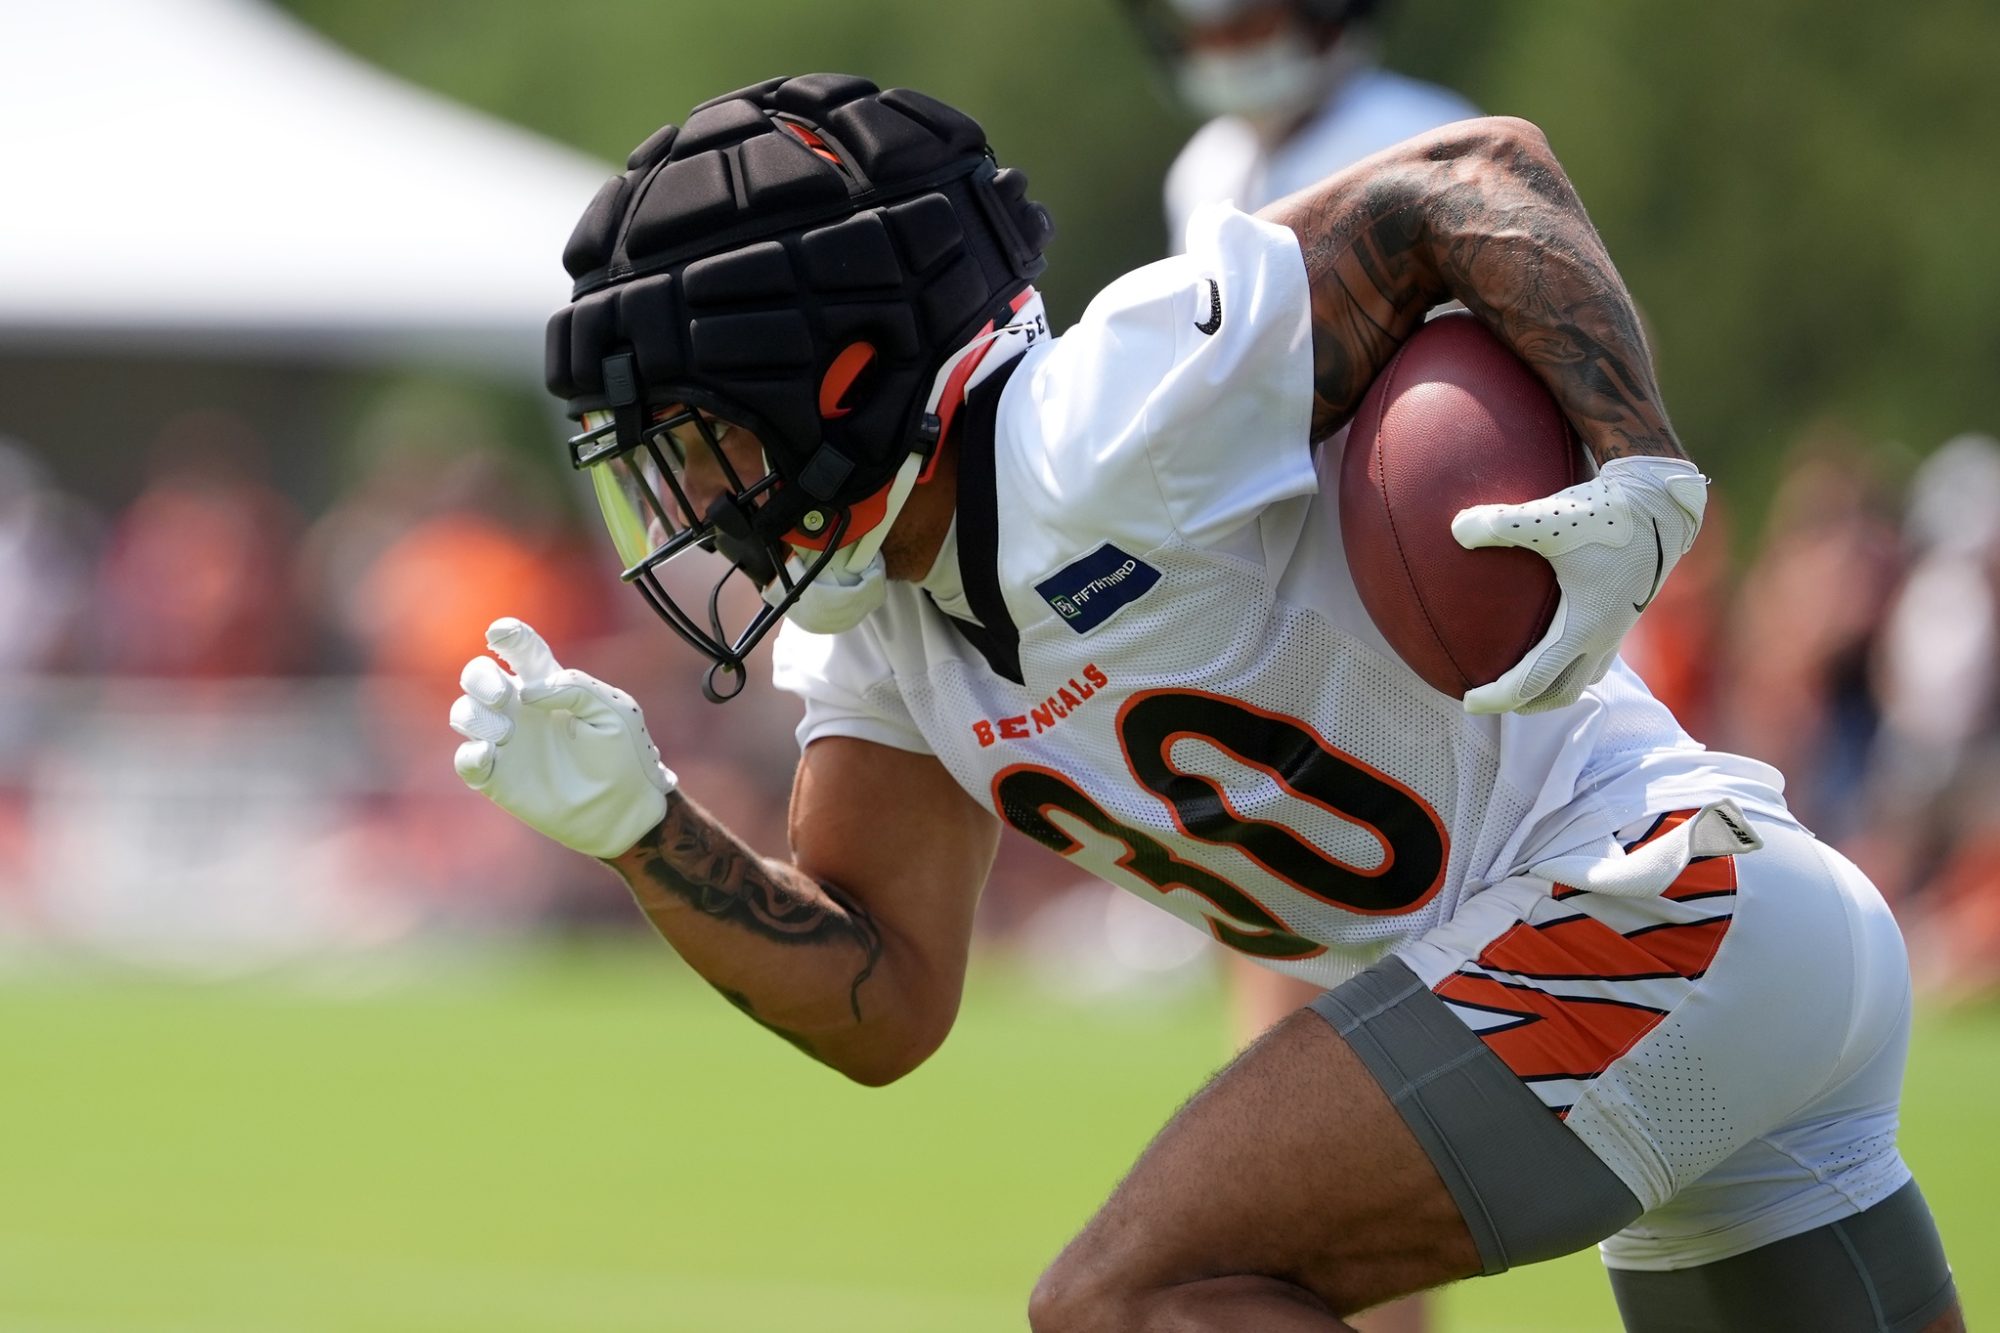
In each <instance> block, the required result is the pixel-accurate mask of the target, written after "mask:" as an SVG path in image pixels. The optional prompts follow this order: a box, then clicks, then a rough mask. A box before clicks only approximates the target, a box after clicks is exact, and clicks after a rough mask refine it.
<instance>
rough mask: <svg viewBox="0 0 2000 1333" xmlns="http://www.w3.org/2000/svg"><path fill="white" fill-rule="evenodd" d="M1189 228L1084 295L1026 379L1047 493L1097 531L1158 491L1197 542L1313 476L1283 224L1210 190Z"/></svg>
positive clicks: (1308, 386)
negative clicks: (1179, 247)
mask: <svg viewBox="0 0 2000 1333" xmlns="http://www.w3.org/2000/svg"><path fill="white" fill-rule="evenodd" d="M1187 239H1188V248H1187V251H1186V253H1184V254H1180V255H1176V256H1175V257H1173V258H1172V259H1165V260H1161V261H1159V262H1158V263H1154V264H1149V265H1147V266H1146V267H1144V268H1142V269H1138V270H1136V271H1134V272H1132V273H1128V274H1126V275H1125V276H1124V277H1123V278H1120V279H1119V280H1118V281H1117V282H1115V283H1113V284H1112V285H1111V286H1109V287H1107V288H1106V289H1105V290H1104V291H1103V293H1101V294H1100V295H1099V296H1098V298H1097V299H1096V300H1095V301H1093V302H1091V304H1090V307H1089V309H1087V310H1086V311H1085V312H1084V316H1083V318H1082V320H1081V321H1079V322H1078V323H1077V325H1076V326H1075V327H1073V328H1071V329H1068V330H1066V331H1065V332H1064V333H1063V335H1062V337H1061V338H1059V339H1057V340H1056V343H1055V345H1054V346H1053V347H1052V348H1050V349H1048V351H1047V353H1046V355H1045V356H1043V357H1041V358H1039V359H1038V360H1037V361H1036V362H1035V363H1034V364H1033V365H1032V366H1031V367H1030V369H1029V370H1028V372H1027V374H1028V380H1029V384H1028V392H1029V393H1030V394H1031V396H1032V398H1033V400H1034V408H1033V412H1034V416H1035V419H1036V429H1035V430H1034V432H1033V438H1034V441H1035V444H1034V447H1036V448H1038V449H1040V450H1042V451H1043V456H1042V458H1040V459H1039V460H1038V466H1037V468H1036V471H1037V472H1038V473H1039V474H1040V475H1039V477H1038V478H1037V481H1038V484H1039V485H1040V486H1044V487H1046V488H1047V492H1048V494H1049V497H1050V499H1052V500H1054V499H1057V498H1058V497H1060V498H1061V500H1062V501H1063V502H1064V508H1065V509H1066V511H1067V512H1068V513H1069V514H1071V515H1074V516H1076V517H1081V518H1086V519H1089V520H1091V521H1093V522H1095V523H1096V524H1098V525H1099V526H1100V527H1102V528H1103V529H1105V530H1106V531H1107V533H1108V532H1110V531H1112V530H1116V529H1119V528H1120V527H1121V525H1122V524H1124V523H1129V522H1132V521H1134V520H1135V518H1136V515H1137V509H1135V506H1138V507H1141V508H1145V509H1148V510H1150V509H1151V508H1152V505H1151V503H1149V502H1152V501H1154V499H1155V497H1157V503H1158V505H1159V507H1160V509H1161V510H1162V511H1163V512H1164V517H1165V519H1166V521H1167V522H1168V523H1170V524H1171V525H1172V528H1173V529H1174V530H1175V531H1176V532H1178V533H1179V534H1180V535H1181V536H1182V537H1184V538H1186V539H1187V540H1189V541H1191V542H1194V543H1196V544H1198V545H1206V544H1209V543H1211V542H1213V541H1215V540H1216V539H1218V538H1220V537H1222V536H1225V535H1227V534H1228V533H1229V532H1230V531H1232V530H1233V529H1235V528H1236V527H1238V526H1240V525H1242V524H1243V523H1245V522H1246V521H1249V520H1251V519H1253V518H1255V517H1256V516H1257V514H1258V513H1259V512H1260V511H1261V510H1263V509H1264V508H1265V507H1266V506H1268V505H1270V504H1273V503H1275V502H1277V501H1279V500H1284V499H1289V498H1291V497H1293V496H1298V495H1307V494H1311V493H1312V492H1313V491H1314V490H1315V489H1317V485H1318V478H1317V474H1316V472H1315V469H1314V466H1313V456H1312V447H1311V433H1312V432H1311V423H1312V403H1313V387H1312V331H1311V303H1310V300H1309V297H1308V291H1307V283H1306V271H1305V260H1304V258H1303V256H1302V255H1301V254H1300V252H1299V244H1298V240H1297V238H1296V237H1295V236H1294V235H1293V234H1292V232H1291V231H1290V229H1288V228H1285V227H1281V226H1278V225H1277V224H1275V223H1271V222H1266V221H1263V220H1262V219H1259V218H1255V217H1251V216H1250V215H1248V214H1245V213H1241V212H1238V211H1237V210H1235V209H1233V208H1230V207H1228V206H1226V205H1217V206H1215V207H1213V208H1208V209H1204V210H1202V211H1201V212H1200V213H1199V214H1197V215H1196V217H1195V219H1194V221H1193V222H1192V223H1191V224H1190V225H1189V228H1188V238H1187Z"/></svg>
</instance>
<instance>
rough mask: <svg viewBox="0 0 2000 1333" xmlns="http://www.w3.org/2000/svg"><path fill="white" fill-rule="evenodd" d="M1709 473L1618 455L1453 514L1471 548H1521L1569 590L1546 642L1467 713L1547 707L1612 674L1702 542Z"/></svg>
mask: <svg viewBox="0 0 2000 1333" xmlns="http://www.w3.org/2000/svg"><path fill="white" fill-rule="evenodd" d="M1707 501H1708V478H1706V477H1704V476H1702V475H1701V473H1700V472H1698V471H1696V470H1695V467H1694V464H1692V463H1688V462H1685V461H1683V460H1681V459H1678V458H1614V459H1612V460H1611V461H1610V462H1609V463H1606V464H1605V465H1604V467H1603V469H1602V470H1601V471H1600V472H1599V473H1598V474H1597V475H1596V476H1595V477H1593V478H1591V479H1590V480H1589V481H1586V482H1584V483H1582V484H1581V485H1578V486H1571V487H1569V488H1568V489H1567V490H1561V491H1557V492H1556V493H1555V494H1554V495H1551V496H1548V497H1547V498H1546V499H1541V500H1531V501H1529V502H1528V503H1527V504H1519V505H1474V506H1473V507H1472V508H1470V509H1461V510H1459V511H1458V516H1457V517H1456V518H1454V519H1452V521H1451V535H1452V536H1453V537H1455V538H1457V539H1458V544H1459V545H1460V546H1464V547H1467V548H1477V547H1481V546H1519V547H1523V548H1525V549H1527V550H1530V551H1534V552H1537V553H1538V554H1540V555H1542V556H1544V557H1545V558H1546V559H1547V560H1548V562H1549V563H1550V564H1551V565H1553V566H1554V567H1555V571H1556V584H1557V586H1558V587H1559V588H1560V589H1561V590H1562V597H1561V600H1560V601H1558V602H1557V603H1556V615H1555V620H1554V622H1553V623H1552V624H1550V626H1549V632H1548V633H1547V634H1545V635H1543V636H1542V641H1541V642H1540V643H1538V644H1536V645H1535V646H1534V647H1533V648H1530V649H1529V650H1528V654H1527V656H1525V657H1523V658H1522V659H1521V660H1520V661H1519V662H1517V663H1515V664H1514V666H1513V667H1511V668H1510V669H1509V670H1508V671H1507V674H1506V675H1504V676H1502V677H1500V679H1498V680H1496V681H1494V682H1493V683H1492V684H1490V685H1481V686H1478V687H1477V688H1475V689H1472V690H1469V691H1467V692H1466V695H1465V711H1466V712H1468V713H1513V712H1518V713H1540V712H1544V711H1546V710H1548V709H1551V708H1561V707H1563V706H1565V705H1567V704H1573V703H1575V702H1576V701H1577V699H1578V698H1579V697H1581V696H1582V694H1583V692H1584V690H1586V689H1587V688H1589V687H1590V686H1592V685H1594V684H1596V683H1597V682H1598V681H1600V680H1602V679H1604V673H1605V672H1606V671H1609V670H1610V669H1611V659H1612V658H1614V657H1616V656H1617V655H1618V645H1619V643H1620V642H1622V641H1623V640H1624V638H1625V634H1626V631H1628V630H1630V629H1631V628H1632V626H1633V625H1634V624H1635V623H1636V622H1637V621H1638V619H1639V613H1640V612H1641V611H1643V610H1645V609H1646V608H1647V607H1648V606H1650V605H1651V604H1652V601H1653V597H1654V595H1655V594H1656V593H1658V592H1659V590H1660V585H1661V584H1662V583H1664V582H1665V581H1666V578H1667V574H1668V572H1669V571H1670V570H1672V569H1673V567H1674V562H1675V561H1677V560H1679V559H1680V558H1681V557H1682V556H1683V555H1685V554H1687V550H1688V548H1689V547H1690V546H1692V545H1694V537H1695V533H1696V532H1697V531H1699V530H1700V528H1701V511H1702V508H1703V506H1704V505H1705V504H1706V503H1707Z"/></svg>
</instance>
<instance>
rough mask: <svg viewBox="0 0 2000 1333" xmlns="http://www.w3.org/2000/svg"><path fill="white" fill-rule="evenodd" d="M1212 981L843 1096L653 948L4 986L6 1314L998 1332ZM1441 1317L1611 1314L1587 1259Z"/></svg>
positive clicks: (1478, 1296)
mask: <svg viewBox="0 0 2000 1333" xmlns="http://www.w3.org/2000/svg"><path fill="white" fill-rule="evenodd" d="M1222 1047H1223V1035H1222V1025H1221V1022H1220V1019H1219V1014H1218V1006H1217V1005H1216V1003H1215V1001H1214V997H1213V996H1211V995H1208V994H1196V995H1189V996H1184V997H1181V998H1178V999H1175V1000H1172V1001H1169V1002H1165V1003H1160V1002H1146V1003H1138V1002H1130V1003H1123V1004H1119V1005H1116V1006H1113V1007H1110V1008H1103V1007H1099V1008H1079V1007H1076V1006H1073V1005H1070V1004H1067V1003H1063V1002H1059V1001H1056V1000H1053V999H1050V998H1047V997H1045V996H1042V995H1039V994H1038V993H1036V992H1035V991H1034V990H1033V989H1031V988H1030V987H1028V986H1026V985H1024V984H1022V983H1021V982H1020V981H1019V980H1018V979H1016V978H1014V977H1013V976H1011V975H1010V974H1008V973H1007V972H1005V971H1004V970H1002V969H999V968H995V967H988V968H986V969H984V970H982V971H981V972H980V973H979V974H978V976H977V977H976V979H975V981H974V984H973V988H972V992H971V994H970V995H969V996H968V999H967V1004H966V1008H965V1013H964V1016H963V1018H962V1019H961V1020H960V1023H959V1029H958V1031H957V1032H956V1033H955V1034H954V1036H953V1038H952V1040H951V1041H950V1043H948V1044H947V1046H946V1048H945V1049H944V1051H943V1052H942V1053H941V1054H940V1055H939V1056H938V1057H937V1058H936V1059H934V1060H933V1061H932V1062H931V1063H930V1064H929V1065H927V1066H926V1067H925V1068H924V1069H922V1070H920V1071H919V1072H918V1073H917V1074H916V1075H914V1076H913V1077H911V1078H910V1079H908V1080H905V1081H904V1082H903V1083H901V1084H899V1085H896V1086H894V1087H891V1088H888V1089H883V1090H879V1091H869V1090H865V1089H859V1088H854V1087H851V1086H848V1085H847V1084H845V1083H844V1082H842V1081H841V1080H840V1079H839V1078H838V1077H837V1076H835V1075H833V1074H830V1073H827V1072H825V1071H823V1070H820V1069H818V1068H817V1067H816V1066H813V1065H811V1064H810V1063H809V1062H807V1061H806V1060H804V1059H803V1058H801V1057H799V1056H798V1055H796V1054H795V1053H794V1052H792V1051H791V1050H790V1049H789V1048H787V1047H785V1046H783V1045H782V1044H781V1043H779V1042H778V1041H777V1040H776V1039H774V1038H772V1037H770V1036H768V1035H766V1034H764V1033H762V1032H759V1031H757V1030H756V1029H754V1028H753V1027H751V1026H750V1025H749V1024H748V1023H746V1022H745V1021H743V1019H742V1018H740V1017H739V1016H737V1015H736V1014H735V1013H734V1012H732V1011H731V1010H729V1009H728V1008H727V1007H726V1006H725V1005H723V1004H722V1002H721V1001H719V1000H718V999H716V998H715V997H714V996H713V995H712V994H710V993H709V992H708V991H707V989H706V988H705V987H703V986H701V985H700V983H699V982H697V981H695V980H694V979H693V978H692V977H690V976H689V975H688V974H687V973H685V972H683V971H682V970H680V968H679V967H678V966H677V965H676V964H675V963H673V961H672V960H671V957H670V956H668V955H667V954H666V953H665V952H664V950H663V949H661V948H659V947H657V946H653V945H651V944H650V943H644V944H642V943H640V942H634V943H633V944H631V945H618V946H609V947H606V946H595V947H590V948H582V949H562V950H550V951H545V952H539V953H534V954H531V955H528V956H525V957H514V958H510V959H507V960H491V959H489V960H486V961H482V962H479V963H476V964H474V963H467V962H463V961H460V962H456V963H449V964H447V963H430V964H417V963H405V964H403V965H401V966H400V968H399V969H398V970H396V971H395V972H394V973H393V974H391V973H387V972H381V971H374V972H370V973H366V974H356V975H342V976H324V977H317V978H312V979H299V978H293V979H289V980H286V981H283V982H278V981H264V982H258V983H233V984H229V985H222V986H186V985H168V984H162V983H158V982H144V981H133V980H124V981H110V980H107V979H106V978H105V977H104V976H103V975H101V974H95V973H85V974H69V973H64V974H56V975H47V974H44V975H40V976H39V977H37V978H36V979H32V980H30V979H23V978H20V977H16V978H14V979H12V980H8V981H5V982H0V1079H4V1090H0V1329H4V1330H6V1333H16V1331H17V1330H48V1331H49V1333H82V1331H84V1330H88V1331H89V1333H125V1331H126V1330H133V1331H135V1333H139V1331H143V1333H231V1331H234V1330H260V1331H263V1330H301V1331H306V1330H328V1331H332V1330H340V1331H341V1333H351V1331H354V1330H409V1331H410V1333H419V1331H422V1333H436V1331H438V1330H458V1329H465V1330H473V1329H477V1330H480V1331H481V1333H517V1331H519V1333H525V1331H526V1330H564V1331H565V1333H567V1331H570V1330H607V1331H616V1330H627V1329H632V1330H638V1329H645V1330H660V1329H676V1330H679V1329H689V1330H704V1331H708V1330H716V1331H718V1333H721V1331H731V1333H733V1331H737V1330H746V1331H747V1330H780V1329H783V1330H827V1331H837V1330H855V1331H856V1333H859V1330H864V1329H866V1330H871V1331H876V1330H903V1329H906V1330H925V1331H930V1330H983V1329H1019V1328H1023V1327H1025V1321H1024V1319H1023V1317H1022V1313H1021V1312H1022V1310H1023V1307H1024V1302H1025V1299H1026V1295H1027V1291H1028V1289H1029V1287H1030V1285H1031V1284H1032V1282H1033V1280H1034V1277H1035V1274H1036V1273H1037V1271H1039V1268H1040V1266H1041V1265H1042V1264H1043V1262H1045V1261H1046V1259H1047V1258H1048V1257H1049V1256H1050V1255H1051V1254H1053V1253H1054V1251H1055V1250H1056V1249H1057V1248H1058V1247H1059V1246H1060V1245H1061V1244H1062V1242H1063V1241H1064V1240H1065V1239H1066V1238H1067V1237H1068V1235H1069V1234H1070V1233H1071V1232H1072V1231H1073V1230H1074V1229H1075V1228H1076V1227H1077V1226H1078V1225H1079V1224H1080V1223H1081V1222H1082V1221H1083V1219H1084V1218H1085V1217H1086V1216H1087V1215H1088V1213H1089V1211H1090V1209H1091V1208H1092V1207H1093V1205H1094V1204H1095V1203H1096V1202H1097V1201H1098V1200H1099V1199H1100V1198H1101V1197H1102V1196H1103V1195H1104V1193H1105V1192H1106V1190H1107V1189H1108V1188H1109V1187H1110V1186H1111V1184H1112V1183H1113V1181H1114V1180H1115V1179H1116V1177H1117V1175H1118V1174H1119V1172H1120V1171H1121V1170H1122V1169H1123V1168H1124V1166H1125V1165H1126V1164H1127V1163H1128V1162H1129V1161H1130V1160H1131V1158H1132V1157H1133V1155H1134V1154H1135V1153H1136V1152H1137V1151H1138V1149H1139V1148H1140V1147H1141V1146H1142V1145H1143V1144H1144V1142H1145V1140H1146V1138H1147V1136H1148V1135H1149V1134H1150V1133H1151V1132H1152V1131H1153V1130H1154V1129H1155V1128H1156V1127H1157V1126H1158V1124H1159V1123H1160V1122H1161V1120H1162V1119H1164V1117H1165V1116H1166V1115H1167V1114H1168V1112H1170V1111H1171V1110H1172V1109H1173V1107H1174V1106H1175V1105H1177V1104H1178V1102H1179V1101H1180V1100H1181V1098H1182V1097H1184V1096H1185V1095H1186V1094H1187V1093H1188V1092H1189V1091H1191V1090H1192V1089H1193V1087H1194V1086H1195V1085H1196V1084H1197V1082H1198V1081H1199V1080H1200V1079H1201V1078H1202V1077H1203V1075H1204V1074H1206V1073H1207V1072H1208V1071H1209V1070H1210V1069H1211V1068H1212V1067H1213V1066H1214V1065H1215V1064H1216V1063H1217V1060H1218V1053H1219V1052H1220V1051H1221V1050H1222ZM1996 1055H2000V1010H1996V1009H1992V1008H1988V1009H1985V1010H1981V1011H1960V1012H1957V1013H1953V1014H1948V1015H1946V1014H1934V1015H1929V1016H1927V1017H1926V1019H1925V1021H1924V1022H1923V1024H1922V1027H1921V1031H1920V1034H1919V1041H1918V1045H1917V1051H1916V1056H1915V1060H1914V1065H1913V1070H1912V1074H1911V1078H1910V1085H1909V1099H1908V1106H1907V1111H1906V1119H1905V1139H1904V1143H1905V1151H1906V1153H1907V1154H1908V1156H1909V1157H1910V1159H1911V1160H1912V1162H1913V1164H1914V1165H1915V1166H1916V1168H1917V1170H1918V1171H1919V1173H1920V1174H1921V1175H1922V1176H1923V1178H1924V1183H1925V1187H1926V1190H1927V1191H1928V1193H1929V1194H1930V1197H1931V1199H1932V1202H1933V1204H1934V1206H1935V1207H1936V1209H1937V1211H1938V1213H1939V1215H1940V1217H1941V1219H1942V1222H1943V1225H1944V1227H1945V1235H1946V1240H1947V1243H1948V1244H1949V1245H1950V1246H1951V1248H1952V1251H1953V1254H1954V1257H1955V1259H1956V1262H1957V1266H1958V1271H1959V1274H1960V1283H1961V1289H1962V1290H1963V1292H1964V1294H1965V1298H1966V1303H1967V1306H1968V1307H1969V1308H1970V1309H1971V1310H1972V1312H1973V1314H1974V1315H1975V1316H1976V1315H1977V1314H1978V1313H1979V1312H1980V1311H1981V1310H1990V1309H1994V1308H1996V1307H2000V1273H1996V1272H1995V1271H1994V1267H1995V1266H1994V1265H1993V1264H1992V1263H1991V1260H1992V1259H1993V1258H1994V1257H1995V1256H1996V1255H2000V1143H1996V1139H1995V1136H1994V1132H1993V1131H1994V1129H1995V1126H1996V1117H1995V1113H1994V1106H1995V1102H1996V1098H2000V1072H1996V1060H1995V1057H1996ZM1444 1309H1445V1311H1446V1319H1445V1324H1444V1326H1445V1327H1446V1328H1448V1329H1452V1330H1475V1329H1476V1330H1487V1331H1490V1333H1500V1331H1503V1330H1519V1331H1520V1333H1528V1331H1529V1330H1533V1333H1563V1331H1564V1330H1599V1329H1607V1328H1613V1327H1615V1322H1614V1320H1613V1318H1612V1316H1611V1314H1610V1303H1609V1298H1608V1296H1607V1295H1606V1294H1605V1291H1604V1285H1603V1282H1602V1280H1601V1278H1600V1276H1599V1275H1598V1272H1597V1269H1596V1263H1595V1260H1594V1259H1593V1258H1592V1257H1590V1256H1588V1255H1584V1256H1576V1257H1573V1258H1572V1259H1570V1260H1568V1261H1565V1262H1563V1263H1559V1264H1551V1265H1544V1266H1542V1267H1540V1268H1537V1269H1530V1270H1526V1271H1523V1272H1518V1273H1512V1274H1508V1275H1507V1276H1505V1277H1502V1278H1498V1279H1492V1280H1487V1281H1482V1282H1476V1283H1470V1284H1466V1285H1464V1286H1462V1287H1459V1288H1456V1289H1454V1290H1453V1291H1452V1292H1450V1293H1447V1295H1446V1297H1445V1299H1444Z"/></svg>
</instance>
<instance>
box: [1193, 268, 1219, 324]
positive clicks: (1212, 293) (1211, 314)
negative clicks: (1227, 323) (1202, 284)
mask: <svg viewBox="0 0 2000 1333" xmlns="http://www.w3.org/2000/svg"><path fill="white" fill-rule="evenodd" d="M1194 326H1195V327H1196V328H1198V329H1200V330H1201V331H1202V332H1203V333H1206V334H1209V335H1210V336H1211V337H1212V336H1214V334H1215V331H1216V330H1217V329H1219V328H1221V327H1222V288H1221V287H1220V286H1219V285H1217V283H1216V281H1215V279H1214V278H1210V279H1209V280H1208V323H1206V324H1204V323H1202V322H1201V321H1200V320H1196V321H1195V322H1194Z"/></svg>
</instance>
